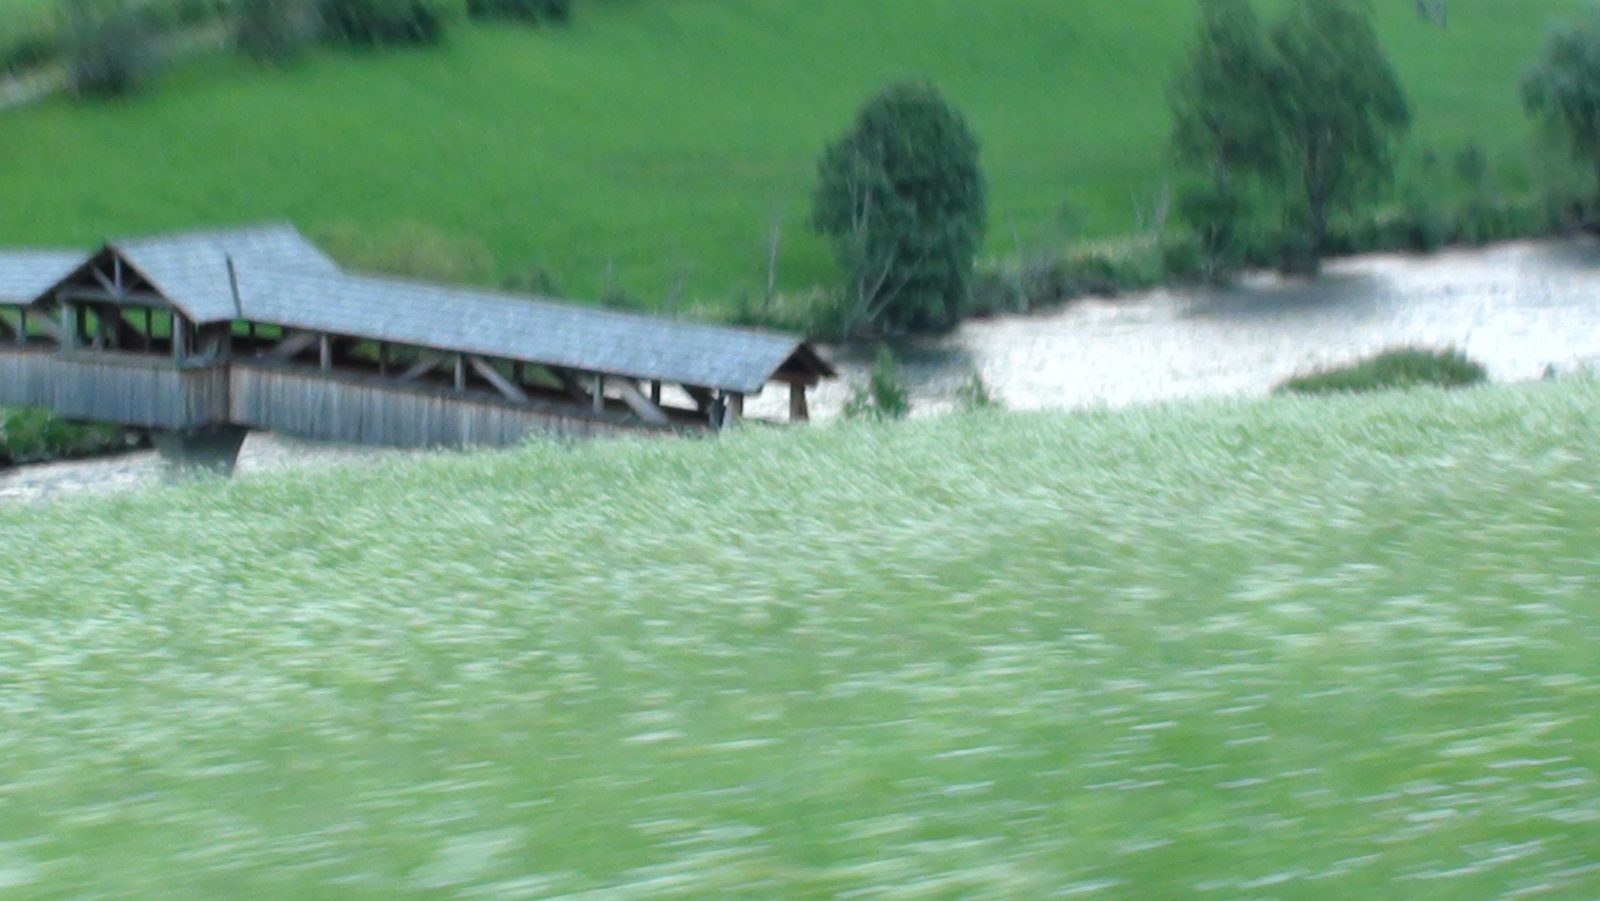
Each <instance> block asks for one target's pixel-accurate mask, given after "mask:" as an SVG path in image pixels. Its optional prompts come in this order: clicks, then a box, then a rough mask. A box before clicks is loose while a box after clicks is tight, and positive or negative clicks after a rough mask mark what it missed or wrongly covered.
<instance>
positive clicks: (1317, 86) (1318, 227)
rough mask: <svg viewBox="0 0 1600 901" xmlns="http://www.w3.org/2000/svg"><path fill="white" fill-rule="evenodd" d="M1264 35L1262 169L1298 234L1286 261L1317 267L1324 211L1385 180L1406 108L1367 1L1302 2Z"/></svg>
mask: <svg viewBox="0 0 1600 901" xmlns="http://www.w3.org/2000/svg"><path fill="white" fill-rule="evenodd" d="M1271 43H1272V48H1273V51H1274V56H1275V57H1276V58H1277V63H1278V65H1277V67H1276V69H1275V71H1274V75H1275V79H1274V84H1273V86H1272V87H1273V97H1274V99H1275V101H1276V102H1275V103H1274V115H1273V119H1274V121H1275V122H1276V124H1277V126H1278V136H1279V164H1278V166H1277V167H1276V169H1275V170H1270V174H1271V175H1273V176H1274V177H1275V181H1276V182H1277V184H1278V185H1279V186H1280V187H1281V188H1282V190H1283V192H1284V195H1285V197H1286V199H1287V201H1288V203H1287V210H1286V213H1287V217H1286V218H1288V219H1289V220H1290V221H1292V222H1294V223H1296V224H1298V225H1300V226H1301V228H1300V230H1299V231H1300V234H1301V238H1302V241H1303V244H1302V245H1301V246H1300V247H1298V248H1294V249H1293V250H1292V251H1291V253H1292V254H1293V256H1292V258H1291V259H1290V260H1288V261H1286V262H1289V263H1291V264H1298V265H1296V267H1295V268H1306V269H1310V270H1315V269H1316V265H1317V261H1318V259H1320V257H1321V255H1322V253H1323V250H1324V245H1325V243H1326V240H1327V235H1328V217H1329V214H1330V213H1332V212H1334V211H1349V210H1351V209H1352V208H1354V207H1355V205H1356V204H1357V203H1359V202H1360V201H1362V200H1365V199H1368V198H1370V197H1373V196H1375V195H1376V194H1377V193H1378V192H1379V190H1380V189H1381V188H1383V187H1384V186H1385V185H1387V184H1388V182H1389V180H1390V179H1392V178H1393V176H1394V144H1395V141H1396V139H1398V138H1399V137H1401V136H1403V135H1404V134H1405V133H1406V132H1407V131H1408V130H1409V129H1410V127H1411V106H1410V103H1409V102H1408V101H1407V100H1406V93H1405V88H1404V87H1403V86H1401V84H1400V77H1399V75H1397V74H1396V73H1395V71H1394V66H1393V65H1391V64H1390V62H1389V58H1388V56H1387V55H1386V54H1385V53H1384V51H1383V44H1382V42H1380V41H1379V40H1378V32H1377V29H1376V27H1375V26H1374V25H1373V21H1372V8H1371V6H1370V5H1369V4H1368V3H1367V2H1366V0H1300V2H1299V3H1297V4H1296V5H1295V6H1294V7H1293V8H1292V9H1291V10H1290V12H1289V14H1288V15H1287V16H1285V17H1284V19H1283V20H1281V21H1280V22H1278V24H1277V25H1276V26H1275V27H1274V28H1273V30H1272V35H1271Z"/></svg>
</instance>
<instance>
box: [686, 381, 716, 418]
mask: <svg viewBox="0 0 1600 901" xmlns="http://www.w3.org/2000/svg"><path fill="white" fill-rule="evenodd" d="M683 390H684V392H685V393H687V394H688V395H689V397H691V398H692V399H693V400H694V409H695V412H697V413H710V412H711V407H712V404H713V402H714V401H715V400H716V399H717V398H716V395H715V394H713V393H712V392H711V389H710V388H696V387H695V386H693V385H684V386H683Z"/></svg>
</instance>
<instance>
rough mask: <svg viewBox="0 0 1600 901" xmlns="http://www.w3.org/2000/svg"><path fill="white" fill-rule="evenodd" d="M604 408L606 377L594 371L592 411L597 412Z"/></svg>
mask: <svg viewBox="0 0 1600 901" xmlns="http://www.w3.org/2000/svg"><path fill="white" fill-rule="evenodd" d="M605 408H606V377H605V376H603V375H601V374H599V373H595V376H594V411H595V412H596V413H599V412H600V411H602V410H604V409H605Z"/></svg>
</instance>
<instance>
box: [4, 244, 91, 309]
mask: <svg viewBox="0 0 1600 901" xmlns="http://www.w3.org/2000/svg"><path fill="white" fill-rule="evenodd" d="M82 262H83V253H82V252H81V251H77V250H0V303H13V304H23V303H29V302H31V301H32V300H33V299H34V298H36V297H38V296H39V295H40V294H43V293H44V292H46V291H48V290H50V288H51V287H52V286H54V285H55V284H56V283H57V282H59V281H61V280H62V279H63V278H66V277H67V276H68V275H69V274H71V273H72V271H73V270H74V269H77V268H78V266H79V264H81V263H82Z"/></svg>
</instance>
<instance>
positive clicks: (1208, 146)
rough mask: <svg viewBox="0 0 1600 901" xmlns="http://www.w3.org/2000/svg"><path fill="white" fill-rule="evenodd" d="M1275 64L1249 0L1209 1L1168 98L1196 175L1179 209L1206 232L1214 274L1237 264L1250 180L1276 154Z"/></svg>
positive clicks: (1183, 159)
mask: <svg viewBox="0 0 1600 901" xmlns="http://www.w3.org/2000/svg"><path fill="white" fill-rule="evenodd" d="M1272 67H1273V60H1272V58H1271V55H1270V53H1269V51H1268V47H1267V43H1266V37H1265V35H1264V33H1263V31H1262V27H1261V21H1260V19H1259V18H1258V17H1257V16H1256V12H1255V9H1254V8H1253V7H1252V6H1251V5H1250V2H1249V0H1201V2H1200V26H1199V33H1198V35H1197V38H1196V40H1195V44H1194V47H1193V48H1192V49H1191V50H1190V53H1189V59H1188V61H1187V63H1186V64H1185V65H1184V67H1183V68H1182V69H1181V70H1180V71H1179V72H1178V74H1177V76H1176V77H1175V78H1174V79H1173V81H1172V84H1171V86H1170V87H1169V89H1168V93H1167V100H1168V104H1169V105H1170V106H1171V108H1172V138H1171V145H1172V153H1173V157H1174V159H1175V160H1176V161H1177V163H1178V164H1179V165H1180V166H1183V167H1184V168H1186V169H1188V170H1190V172H1192V173H1193V174H1194V175H1195V176H1196V178H1195V180H1194V181H1193V182H1192V183H1190V184H1188V185H1186V186H1185V187H1184V188H1183V189H1182V191H1181V193H1180V194H1179V197H1178V214H1179V216H1180V217H1181V218H1182V219H1183V220H1184V221H1186V222H1187V223H1188V224H1189V225H1190V226H1191V227H1192V228H1193V229H1194V230H1195V233H1196V234H1197V235H1198V236H1199V238H1200V243H1201V245H1202V247H1203V248H1204V250H1205V255H1206V260H1207V268H1208V269H1209V271H1210V274H1211V275H1212V276H1213V277H1215V276H1217V275H1220V274H1221V273H1222V272H1223V271H1225V270H1226V269H1227V268H1229V267H1230V266H1231V265H1232V264H1234V263H1235V262H1237V256H1238V253H1239V251H1240V247H1239V244H1240V236H1239V227H1240V223H1241V220H1242V219H1243V218H1245V217H1246V216H1247V215H1248V212H1249V211H1248V209H1247V208H1246V203H1245V198H1244V192H1245V191H1246V189H1247V187H1248V185H1247V184H1245V183H1246V182H1247V181H1249V180H1251V179H1252V178H1254V177H1255V176H1257V175H1259V174H1260V173H1262V172H1265V171H1268V170H1269V169H1270V168H1271V166H1272V164H1273V162H1274V159H1275V158H1274V153H1275V148H1276V146H1277V135H1276V134H1275V132H1274V129H1275V127H1276V126H1275V123H1274V122H1273V117H1272V112H1273V105H1272V93H1271V85H1272Z"/></svg>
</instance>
